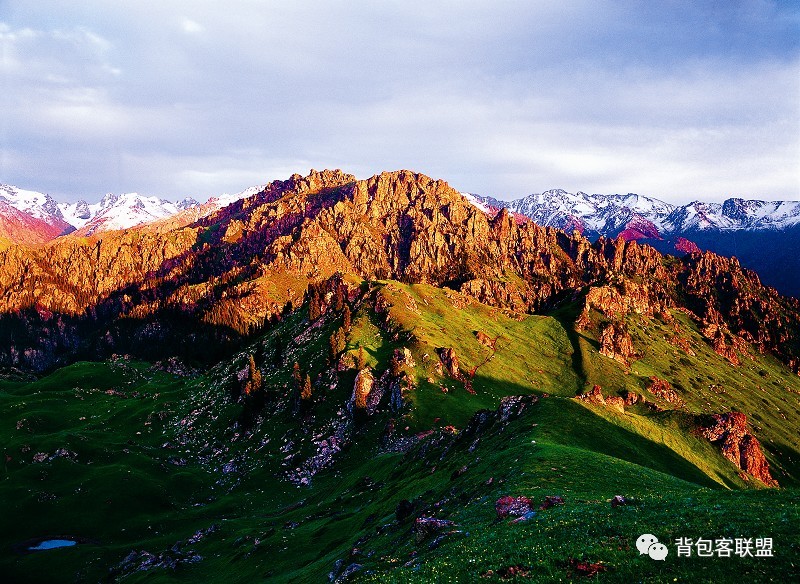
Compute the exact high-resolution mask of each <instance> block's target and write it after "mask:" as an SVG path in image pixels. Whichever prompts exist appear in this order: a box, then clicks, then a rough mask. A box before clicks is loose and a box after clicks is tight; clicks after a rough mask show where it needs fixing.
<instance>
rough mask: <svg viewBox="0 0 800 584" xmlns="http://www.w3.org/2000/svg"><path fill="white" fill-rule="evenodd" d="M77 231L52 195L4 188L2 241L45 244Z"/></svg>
mask: <svg viewBox="0 0 800 584" xmlns="http://www.w3.org/2000/svg"><path fill="white" fill-rule="evenodd" d="M74 230H75V228H74V227H72V225H70V224H69V223H68V222H67V221H65V220H64V217H63V216H62V215H61V212H60V211H59V209H58V205H57V203H56V202H55V200H54V199H53V198H52V197H51V196H50V195H46V194H44V193H39V192H36V191H28V190H25V189H20V188H18V187H15V186H11V185H3V184H0V237H2V238H3V239H5V240H7V241H9V242H18V243H27V244H31V243H44V242H45V241H49V240H51V239H53V238H54V237H58V236H59V235H64V234H66V233H69V232H70V231H74Z"/></svg>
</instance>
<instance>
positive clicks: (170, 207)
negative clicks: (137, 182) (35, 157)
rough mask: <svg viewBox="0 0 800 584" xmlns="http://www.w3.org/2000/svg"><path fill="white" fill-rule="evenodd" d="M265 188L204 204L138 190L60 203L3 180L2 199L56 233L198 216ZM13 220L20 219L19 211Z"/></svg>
mask: <svg viewBox="0 0 800 584" xmlns="http://www.w3.org/2000/svg"><path fill="white" fill-rule="evenodd" d="M263 189H264V186H263V185H257V186H252V187H250V188H247V189H245V190H243V191H241V192H238V193H235V194H227V193H226V194H223V195H221V196H219V197H211V198H210V199H209V200H208V201H207V202H206V203H205V204H200V203H199V202H198V201H196V200H195V199H193V198H191V197H187V198H185V199H183V200H181V201H179V202H177V203H173V202H172V201H168V200H166V199H161V198H158V197H148V196H144V195H140V194H138V193H123V194H113V193H108V194H107V195H105V196H104V197H103V198H102V199H101V200H100V201H99V202H97V203H87V202H86V201H84V200H81V201H78V202H76V203H57V202H56V201H55V199H53V197H51V196H50V195H48V194H44V193H40V192H37V191H29V190H25V189H21V188H18V187H15V186H11V185H5V184H0V203H5V204H6V205H7V206H8V207H10V208H13V209H15V210H16V211H19V212H22V213H25V214H27V215H28V216H30V217H33V218H35V219H37V220H41V221H44V222H46V223H48V224H49V225H51V226H53V227H54V228H57V229H58V231H57V232H56V235H60V234H62V233H67V232H70V231H74V230H77V231H78V234H80V235H91V234H93V233H98V232H102V231H112V230H117V229H129V228H131V227H136V226H139V225H145V224H148V223H152V222H154V221H159V220H161V219H166V218H168V217H172V216H174V215H176V214H178V213H181V212H183V211H187V210H190V209H194V210H195V211H196V212H197V213H198V218H199V217H200V216H203V215H207V214H210V213H212V212H214V211H216V210H218V209H221V208H222V207H226V206H227V205H230V204H231V203H233V202H234V201H238V200H239V199H243V198H245V197H249V196H252V195H254V194H257V193H259V192H261V191H262V190H263ZM0 213H2V211H1V210H0ZM6 214H7V215H9V221H10V220H11V217H10V212H9V211H6ZM14 221H17V222H18V217H17V216H16V215H15V218H14Z"/></svg>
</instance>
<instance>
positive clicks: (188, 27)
mask: <svg viewBox="0 0 800 584" xmlns="http://www.w3.org/2000/svg"><path fill="white" fill-rule="evenodd" d="M181 30H183V32H185V33H186V34H201V33H203V32H205V30H206V27H204V26H203V25H202V24H200V23H199V22H197V21H194V20H191V19H190V18H184V19H183V22H182V23H181Z"/></svg>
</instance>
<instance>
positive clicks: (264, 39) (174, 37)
mask: <svg viewBox="0 0 800 584" xmlns="http://www.w3.org/2000/svg"><path fill="white" fill-rule="evenodd" d="M0 43H1V45H0V46H1V47H2V53H0V58H1V60H0V80H1V82H2V85H0V114H1V115H0V182H5V183H10V184H15V185H17V186H20V187H25V188H30V189H35V190H41V191H45V192H49V193H51V194H53V195H54V196H56V197H57V198H60V199H63V200H76V199H78V198H87V199H97V198H99V197H100V196H101V195H102V194H104V193H105V192H109V191H112V192H129V191H138V192H141V193H145V194H148V195H159V196H162V197H166V198H171V199H177V198H181V197H183V196H187V195H191V196H194V197H195V198H198V199H199V198H205V197H208V196H209V195H215V194H220V193H223V192H237V191H239V190H242V189H244V188H245V187H247V186H250V185H253V184H260V183H264V182H267V181H269V180H273V179H275V178H286V177H287V176H288V175H290V174H292V173H294V172H300V173H306V172H307V171H308V170H309V169H310V168H317V169H321V168H342V169H343V170H345V171H348V172H351V173H353V174H355V175H356V176H358V177H359V178H365V177H368V176H371V175H372V174H375V173H377V172H380V171H382V170H394V169H400V168H408V169H413V170H417V171H420V172H424V173H426V174H429V175H431V176H434V177H437V178H444V179H445V180H447V181H448V182H450V184H452V185H453V186H455V187H456V188H458V189H461V190H467V191H471V192H477V193H481V194H491V195H495V196H498V197H501V198H512V197H519V196H523V195H525V194H529V193H532V192H541V191H542V190H546V189H549V188H553V187H560V188H564V189H566V190H569V191H572V192H574V191H577V190H583V191H586V192H596V193H617V192H619V193H627V192H637V193H640V194H647V195H651V196H656V197H660V198H662V199H665V200H669V201H674V202H679V201H680V202H688V201H689V200H693V199H695V198H704V199H706V200H722V199H723V198H725V197H728V196H744V197H750V198H765V199H781V198H782V199H800V9H799V8H798V4H797V2H795V1H793V0H786V1H784V2H777V1H771V0H742V1H737V0H708V1H702V0H697V1H691V2H690V1H689V0H682V1H678V0H661V1H652V0H642V1H627V0H618V1H608V2H605V1H602V0H598V1H591V2H588V1H570V0H559V1H555V0H554V1H537V0H519V1H516V0H509V1H503V0H495V1H493V2H489V1H472V0H425V1H410V0H405V1H403V0H396V1H392V0H386V1H378V0H364V1H360V0H318V1H305V0H292V1H291V2H290V1H266V0H265V1H255V0H241V1H232V0H228V1H226V2H218V1H213V2H210V1H202V0H193V1H183V2H170V1H168V0H160V1H149V0H136V1H124V0H116V1H114V2H108V1H107V0H96V1H81V0H72V1H70V2H63V1H62V0H55V1H49V0H37V1H36V2H31V1H29V0H0Z"/></svg>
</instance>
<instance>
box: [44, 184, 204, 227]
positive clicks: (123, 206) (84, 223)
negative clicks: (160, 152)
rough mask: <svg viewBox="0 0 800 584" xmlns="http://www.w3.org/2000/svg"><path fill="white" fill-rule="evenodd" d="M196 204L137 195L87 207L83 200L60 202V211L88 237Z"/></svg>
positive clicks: (114, 197)
mask: <svg viewBox="0 0 800 584" xmlns="http://www.w3.org/2000/svg"><path fill="white" fill-rule="evenodd" d="M196 205H198V202H197V201H195V200H194V199H184V200H183V201H181V202H180V203H172V202H170V201H167V200H165V199H159V198H158V197H145V196H143V195H140V194H138V193H124V194H121V195H115V194H112V193H109V194H107V195H105V196H104V197H103V198H102V199H101V200H100V202H99V203H95V204H92V205H90V204H89V203H87V202H86V201H78V202H77V203H61V204H60V205H59V209H60V211H61V213H62V215H63V216H64V218H65V219H66V220H67V221H68V222H69V223H70V224H71V225H73V226H75V228H77V229H78V231H79V233H80V234H81V235H91V234H93V233H97V232H99V231H112V230H115V229H128V228H130V227H135V226H137V225H143V224H145V223H152V222H153V221H158V220H159V219H164V218H166V217H170V216H172V215H175V214H176V213H179V212H180V211H182V210H184V209H188V208H191V207H193V206H196Z"/></svg>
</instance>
